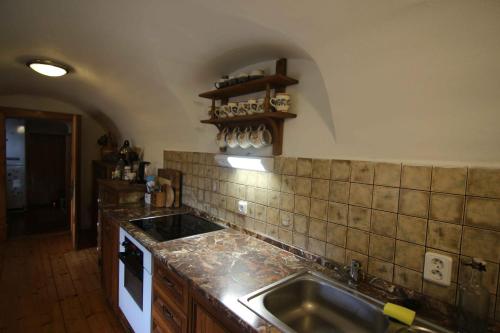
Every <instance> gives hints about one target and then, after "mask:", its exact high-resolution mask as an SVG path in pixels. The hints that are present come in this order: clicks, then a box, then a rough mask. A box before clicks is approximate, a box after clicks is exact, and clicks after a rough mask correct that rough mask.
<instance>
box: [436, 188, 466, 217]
mask: <svg viewBox="0 0 500 333" xmlns="http://www.w3.org/2000/svg"><path fill="white" fill-rule="evenodd" d="M464 199H465V197H464V196H462V195H454V194H441V193H432V194H431V201H430V214H429V217H430V218H431V219H433V220H438V221H444V222H451V223H456V224H462V215H463V211H464Z"/></svg>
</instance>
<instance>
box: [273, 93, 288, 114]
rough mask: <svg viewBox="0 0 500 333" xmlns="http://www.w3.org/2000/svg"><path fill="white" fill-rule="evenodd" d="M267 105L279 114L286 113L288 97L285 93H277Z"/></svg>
mask: <svg viewBox="0 0 500 333" xmlns="http://www.w3.org/2000/svg"><path fill="white" fill-rule="evenodd" d="M269 103H271V105H272V106H273V107H274V108H275V109H276V111H279V112H287V111H288V109H289V108H290V95H288V94H286V93H278V94H276V97H273V98H271V99H270V100H269Z"/></svg>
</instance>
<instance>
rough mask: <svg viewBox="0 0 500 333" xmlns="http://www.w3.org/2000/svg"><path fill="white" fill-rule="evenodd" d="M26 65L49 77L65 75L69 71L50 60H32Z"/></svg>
mask: <svg viewBox="0 0 500 333" xmlns="http://www.w3.org/2000/svg"><path fill="white" fill-rule="evenodd" d="M27 65H28V67H29V68H31V69H32V70H34V71H35V72H37V73H39V74H42V75H46V76H51V77H58V76H63V75H66V74H67V73H68V71H69V69H68V67H66V66H64V65H62V64H58V63H56V62H54V61H50V60H33V61H30V62H28V64H27Z"/></svg>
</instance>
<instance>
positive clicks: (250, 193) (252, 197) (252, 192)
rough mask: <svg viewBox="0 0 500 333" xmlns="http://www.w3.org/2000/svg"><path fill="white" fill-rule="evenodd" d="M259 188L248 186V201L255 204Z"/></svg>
mask: <svg viewBox="0 0 500 333" xmlns="http://www.w3.org/2000/svg"><path fill="white" fill-rule="evenodd" d="M256 189H257V187H252V186H247V188H246V191H247V192H246V198H247V200H248V201H252V202H255V190H256Z"/></svg>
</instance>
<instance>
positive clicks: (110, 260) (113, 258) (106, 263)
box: [101, 218, 119, 313]
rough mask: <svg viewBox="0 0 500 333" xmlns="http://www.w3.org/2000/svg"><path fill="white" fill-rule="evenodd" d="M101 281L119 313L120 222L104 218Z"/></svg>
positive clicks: (114, 308)
mask: <svg viewBox="0 0 500 333" xmlns="http://www.w3.org/2000/svg"><path fill="white" fill-rule="evenodd" d="M101 222H102V249H101V251H102V258H101V266H102V269H101V283H102V286H103V289H104V295H105V296H106V299H107V300H108V302H109V304H110V305H111V307H112V308H113V310H114V311H115V313H118V250H119V247H118V239H119V227H118V224H117V223H115V222H113V221H112V220H109V219H105V218H103V219H102V221H101Z"/></svg>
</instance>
